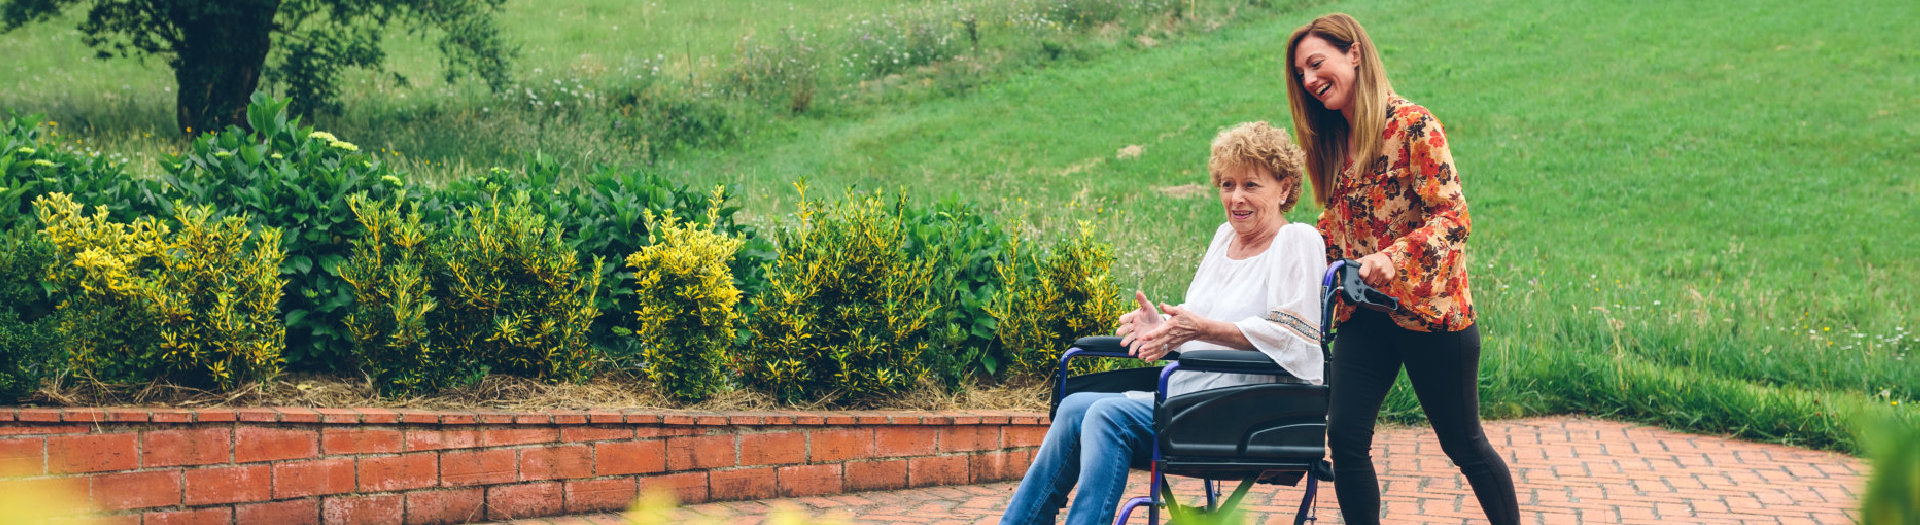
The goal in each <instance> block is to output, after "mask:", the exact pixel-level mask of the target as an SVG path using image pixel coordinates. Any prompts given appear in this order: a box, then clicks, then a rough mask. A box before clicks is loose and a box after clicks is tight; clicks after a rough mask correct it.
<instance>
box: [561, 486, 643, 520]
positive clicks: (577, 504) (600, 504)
mask: <svg viewBox="0 0 1920 525" xmlns="http://www.w3.org/2000/svg"><path fill="white" fill-rule="evenodd" d="M638 487H639V485H638V484H636V483H634V481H633V480H632V479H628V478H620V479H603V480H596V481H569V482H567V483H566V493H567V501H566V512H567V514H584V513H589V512H608V511H619V510H621V509H625V508H627V505H628V504H631V503H633V500H634V498H635V497H636V496H637V495H638V492H637V489H638Z"/></svg>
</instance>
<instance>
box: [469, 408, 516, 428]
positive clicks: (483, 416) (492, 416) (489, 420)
mask: <svg viewBox="0 0 1920 525" xmlns="http://www.w3.org/2000/svg"><path fill="white" fill-rule="evenodd" d="M514 416H515V414H513V413H509V412H501V411H498V410H476V411H474V412H473V421H474V422H475V423H480V424H484V425H511V424H513V417H514Z"/></svg>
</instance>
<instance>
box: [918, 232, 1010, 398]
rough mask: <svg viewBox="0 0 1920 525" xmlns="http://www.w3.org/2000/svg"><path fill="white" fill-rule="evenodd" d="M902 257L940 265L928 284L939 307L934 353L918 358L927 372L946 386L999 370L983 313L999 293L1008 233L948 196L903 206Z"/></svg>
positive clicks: (988, 318)
mask: <svg viewBox="0 0 1920 525" xmlns="http://www.w3.org/2000/svg"><path fill="white" fill-rule="evenodd" d="M902 219H903V222H904V225H903V228H904V229H905V233H906V236H907V253H909V254H913V255H915V256H919V257H927V258H931V259H933V260H936V261H940V263H941V264H939V265H938V266H937V267H936V268H935V272H934V275H933V278H932V279H931V280H930V281H929V283H930V284H929V290H930V291H931V292H932V293H934V294H935V297H936V298H937V300H938V302H939V303H940V305H941V308H940V309H939V310H938V311H937V312H935V313H934V314H933V320H932V323H933V327H932V330H933V334H932V336H933V342H932V343H931V344H930V346H931V348H935V349H937V351H934V352H927V353H925V354H922V356H921V358H922V359H921V360H922V362H924V363H926V366H927V368H928V371H929V372H931V373H933V374H934V375H935V376H937V377H938V378H940V380H941V381H942V382H943V383H945V384H946V385H947V386H948V387H949V388H957V387H959V386H960V383H961V380H962V379H964V378H966V377H969V376H974V375H985V376H993V375H997V374H999V373H1000V372H1001V370H1002V367H1001V361H1000V359H999V356H997V355H995V354H996V352H993V351H992V348H993V347H994V346H997V345H998V338H997V337H996V335H995V334H996V331H997V321H996V320H995V319H994V318H993V316H992V315H991V314H989V313H988V312H987V305H988V304H991V303H992V301H993V298H994V296H995V295H996V293H997V291H998V289H999V285H1000V283H999V281H998V279H997V277H998V275H997V274H996V273H995V268H996V267H997V266H998V264H999V262H1000V260H1001V259H1002V258H1004V257H1005V255H1004V254H1005V251H1004V250H1005V246H1006V244H1007V240H1008V234H1007V233H1006V232H1005V231H1004V230H1003V229H1002V228H1001V227H1000V224H999V223H998V222H996V221H994V220H993V219H992V218H990V217H988V216H986V215H984V214H982V213H981V212H980V210H979V208H978V207H976V206H974V205H972V204H971V203H968V202H965V201H961V200H959V199H958V198H949V199H946V200H943V201H940V202H937V203H934V204H933V205H932V206H927V207H908V208H906V209H905V210H904V217H903V218H902Z"/></svg>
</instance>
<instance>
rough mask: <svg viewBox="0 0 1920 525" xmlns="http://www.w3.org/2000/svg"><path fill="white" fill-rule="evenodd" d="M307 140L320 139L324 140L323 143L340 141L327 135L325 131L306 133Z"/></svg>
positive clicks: (330, 134) (329, 134)
mask: <svg viewBox="0 0 1920 525" xmlns="http://www.w3.org/2000/svg"><path fill="white" fill-rule="evenodd" d="M307 138H310V139H320V140H324V141H327V142H339V141H340V139H339V138H337V137H334V136H333V134H332V133H327V132H325V131H315V132H313V133H308V134H307Z"/></svg>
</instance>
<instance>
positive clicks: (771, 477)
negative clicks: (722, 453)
mask: <svg viewBox="0 0 1920 525" xmlns="http://www.w3.org/2000/svg"><path fill="white" fill-rule="evenodd" d="M707 476H708V477H709V481H708V483H709V486H710V487H712V488H711V490H712V491H713V492H712V494H711V495H712V497H713V499H714V500H715V501H727V500H741V499H766V498H771V497H773V496H774V494H777V493H779V491H780V483H779V481H778V479H779V478H777V477H776V476H777V474H776V473H775V472H774V470H773V468H772V467H758V468H739V469H729V470H713V471H708V472H707Z"/></svg>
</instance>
